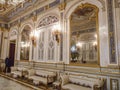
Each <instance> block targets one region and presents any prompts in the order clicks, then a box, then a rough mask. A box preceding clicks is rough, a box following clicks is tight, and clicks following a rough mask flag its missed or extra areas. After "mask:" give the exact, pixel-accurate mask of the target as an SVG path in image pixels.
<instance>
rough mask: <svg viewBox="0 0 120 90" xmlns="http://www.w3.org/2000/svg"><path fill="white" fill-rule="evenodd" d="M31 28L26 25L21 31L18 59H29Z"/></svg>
mask: <svg viewBox="0 0 120 90" xmlns="http://www.w3.org/2000/svg"><path fill="white" fill-rule="evenodd" d="M30 33H31V28H30V27H29V26H28V25H26V26H25V27H24V29H23V31H22V33H21V50H20V60H29V52H30Z"/></svg>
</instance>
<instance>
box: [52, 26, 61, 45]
mask: <svg viewBox="0 0 120 90" xmlns="http://www.w3.org/2000/svg"><path fill="white" fill-rule="evenodd" d="M52 34H53V36H54V38H55V40H56V42H57V43H58V44H59V43H60V38H61V37H60V36H61V32H60V25H59V24H57V25H54V26H53V31H52Z"/></svg>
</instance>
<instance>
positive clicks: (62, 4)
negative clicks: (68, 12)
mask: <svg viewBox="0 0 120 90" xmlns="http://www.w3.org/2000/svg"><path fill="white" fill-rule="evenodd" d="M65 7H66V3H65V2H63V3H61V4H60V5H59V7H58V8H59V10H60V11H62V10H65Z"/></svg>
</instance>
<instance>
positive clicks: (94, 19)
mask: <svg viewBox="0 0 120 90" xmlns="http://www.w3.org/2000/svg"><path fill="white" fill-rule="evenodd" d="M97 25H98V8H97V7H96V6H94V5H91V4H82V5H80V6H78V7H77V8H76V9H75V10H74V12H73V13H72V14H71V18H70V28H71V39H70V42H71V46H70V54H71V55H70V62H71V63H77V64H78V63H79V64H98V63H99V60H98V38H97V37H98V34H97V33H98V28H97Z"/></svg>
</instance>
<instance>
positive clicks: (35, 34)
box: [30, 30, 38, 46]
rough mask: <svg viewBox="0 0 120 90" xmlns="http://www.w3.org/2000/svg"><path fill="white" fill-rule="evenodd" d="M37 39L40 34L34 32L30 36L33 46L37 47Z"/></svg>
mask: <svg viewBox="0 0 120 90" xmlns="http://www.w3.org/2000/svg"><path fill="white" fill-rule="evenodd" d="M37 37H38V32H37V31H36V30H33V31H32V32H31V34H30V39H31V41H32V44H33V46H36V42H37V41H36V40H37Z"/></svg>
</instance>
